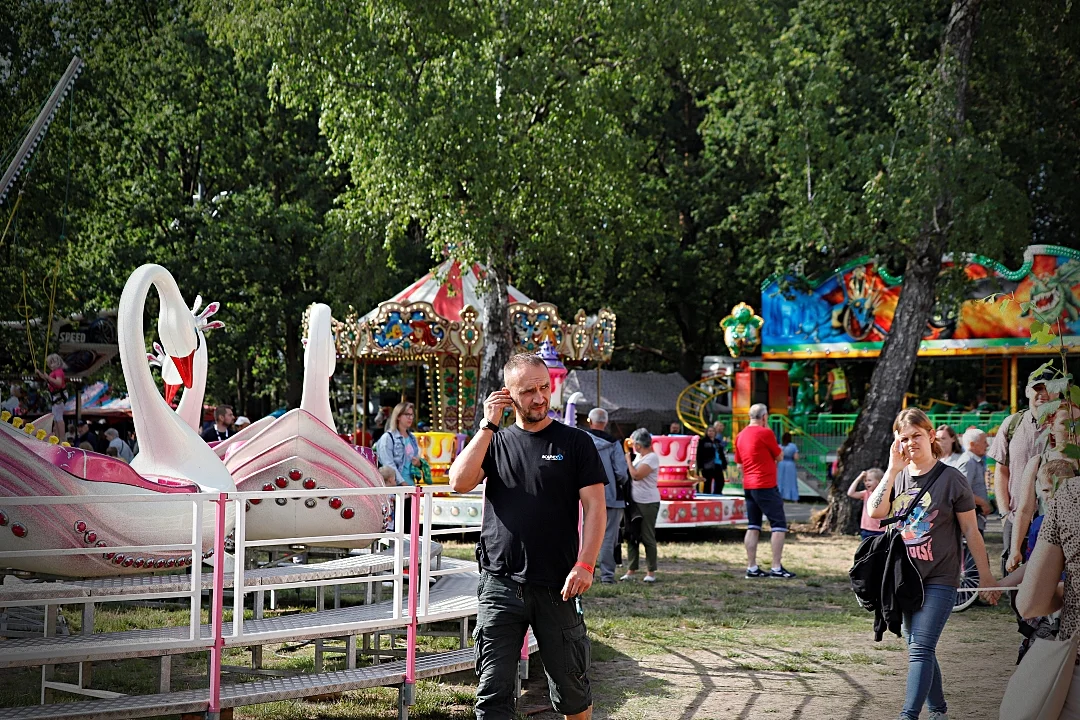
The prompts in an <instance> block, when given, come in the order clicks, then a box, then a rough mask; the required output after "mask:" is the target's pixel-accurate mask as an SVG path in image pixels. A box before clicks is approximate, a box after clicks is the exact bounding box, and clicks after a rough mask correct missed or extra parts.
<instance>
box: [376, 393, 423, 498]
mask: <svg viewBox="0 0 1080 720" xmlns="http://www.w3.org/2000/svg"><path fill="white" fill-rule="evenodd" d="M415 417H416V411H415V410H413V404H412V403H408V402H403V403H398V404H397V405H396V406H394V409H393V411H392V412H391V413H390V418H389V420H387V421H386V426H387V427H388V428H389V430H387V431H386V432H385V433H383V434H382V437H380V438H379V441H378V442H377V443H375V454H376V455H377V456H378V458H379V466H380V467H389V468H393V469H394V475H395V477H396V479H397V484H398V485H414V484H415V483H414V482H413V476H412V466H416V467H419V466H420V446H419V445H418V444H417V442H416V436H415V435H413V433H412V430H411V428H412V424H413V420H414V419H415Z"/></svg>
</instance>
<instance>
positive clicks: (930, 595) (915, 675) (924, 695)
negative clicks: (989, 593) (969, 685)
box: [900, 585, 956, 720]
mask: <svg viewBox="0 0 1080 720" xmlns="http://www.w3.org/2000/svg"><path fill="white" fill-rule="evenodd" d="M923 593H924V594H923V606H922V607H921V608H920V609H918V610H916V611H915V612H914V613H904V622H903V626H902V629H901V631H902V632H903V634H904V639H906V640H907V644H908V676H907V693H906V695H905V696H904V709H903V710H902V711H901V712H900V717H902V718H908V720H918V718H919V712H920V711H921V710H922V706H923V703H926V705H927V707H929V708H930V712H939V713H944V712H947V711H948V706H947V705H946V703H945V688H944V686H943V685H942V682H941V668H940V667H939V666H938V661H937V643H938V638H940V637H941V631H942V630H944V629H945V623H946V621H948V619H949V615H950V614H952V609H953V605H955V604H956V588H954V587H952V586H950V585H927V586H926V587H925V588H923Z"/></svg>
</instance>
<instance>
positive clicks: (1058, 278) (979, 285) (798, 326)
mask: <svg viewBox="0 0 1080 720" xmlns="http://www.w3.org/2000/svg"><path fill="white" fill-rule="evenodd" d="M1024 260H1025V262H1024V264H1023V266H1022V267H1021V268H1019V269H1018V270H1015V271H1014V270H1010V269H1008V268H1006V267H1004V266H1003V265H1001V264H999V263H997V262H995V261H993V260H990V259H989V258H985V257H981V256H977V255H968V256H964V257H963V258H962V259H958V260H955V261H954V260H953V259H951V258H946V260H945V261H944V262H943V263H942V271H943V272H945V271H947V270H949V269H950V268H952V267H953V266H954V263H955V262H957V261H960V262H963V263H964V272H965V273H966V274H967V276H968V278H969V279H970V280H971V281H972V282H971V286H970V289H969V291H968V298H969V299H968V300H966V301H965V302H964V303H963V304H962V305H961V307H960V309H959V312H956V311H955V310H951V309H950V308H949V307H948V306H946V305H945V304H944V303H942V304H939V306H938V307H936V308H935V310H934V313H933V316H932V318H931V320H930V322H929V323H928V325H927V328H926V333H925V335H924V339H923V342H922V345H921V347H920V351H919V353H920V355H963V354H1021V353H1045V352H1046V348H1040V347H1037V346H1034V345H1032V344H1031V343H1030V337H1031V333H1030V328H1031V323H1032V322H1034V321H1035V319H1036V318H1035V313H1034V312H1031V311H1023V310H1021V307H1020V303H1029V302H1033V303H1034V304H1035V307H1036V308H1037V309H1038V313H1039V314H1040V315H1041V316H1042V317H1043V318H1044V319H1049V320H1050V321H1055V320H1060V321H1061V322H1062V325H1063V328H1064V330H1065V332H1064V335H1065V339H1066V343H1067V344H1069V345H1072V346H1073V347H1078V348H1080V252H1077V251H1076V250H1071V249H1069V248H1063V247H1057V246H1053V245H1032V246H1031V247H1029V248H1028V249H1027V251H1026V252H1025V255H1024ZM902 287H903V278H894V277H891V276H889V275H888V273H887V272H883V271H882V270H880V269H879V268H878V267H877V264H876V263H875V262H874V261H873V260H872V259H867V258H864V259H861V260H858V261H855V262H853V263H849V264H848V265H846V266H844V267H842V268H840V269H839V270H837V271H836V272H835V273H834V274H832V275H830V276H829V277H827V278H825V279H824V280H822V281H820V282H818V283H817V284H816V285H813V289H812V290H811V291H810V292H808V293H807V292H801V291H798V290H794V289H792V290H789V291H788V292H787V293H784V292H782V291H781V290H780V286H779V282H778V280H777V279H776V278H773V279H770V280H769V281H768V282H767V283H766V284H765V286H764V287H763V288H762V291H761V306H762V312H761V314H762V316H764V318H765V325H764V327H763V328H762V353H763V355H764V356H765V357H766V358H770V359H789V358H821V357H872V356H876V355H877V354H878V352H880V350H881V345H882V342H883V341H884V339H885V336H886V335H887V334H888V333H889V329H890V328H891V327H892V319H893V315H894V313H895V312H896V304H897V301H898V300H899V297H900V292H901V289H902ZM1000 293H1004V294H1006V295H1009V296H1011V297H1012V298H1013V299H1015V300H1016V301H1017V302H1014V303H1009V304H1008V306H1007V307H1005V308H1004V309H1002V308H1001V307H1000V303H999V302H983V299H984V298H987V297H989V296H992V295H995V294H1000Z"/></svg>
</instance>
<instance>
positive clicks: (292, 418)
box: [214, 304, 389, 547]
mask: <svg viewBox="0 0 1080 720" xmlns="http://www.w3.org/2000/svg"><path fill="white" fill-rule="evenodd" d="M336 363H337V354H336V349H335V347H334V336H333V331H332V329H331V317H330V308H329V307H327V306H326V305H321V304H316V305H312V307H311V313H310V316H309V318H308V338H307V343H306V347H305V349H304V393H303V396H302V399H301V401H300V407H299V408H297V409H295V410H290V411H289V412H287V413H285V414H284V415H282V416H281V417H279V418H263V419H262V420H259V421H258V422H256V423H253V424H252V425H251V426H250V427H247V428H244V430H242V431H241V432H239V433H237V434H236V435H234V436H232V437H230V438H229V439H227V440H224V441H223V442H221V443H220V444H218V445H216V446H215V447H214V451H215V452H217V453H218V455H219V456H221V457H222V458H223V459H224V460H225V466H226V467H227V468H228V469H229V472H231V473H232V476H233V479H234V480H235V481H236V486H237V488H238V489H239V490H241V491H247V490H267V491H273V492H276V493H280V496H279V497H275V498H274V499H273V501H270V500H251V501H249V503H248V506H247V517H246V518H245V527H246V536H247V538H248V539H250V540H273V539H275V538H290V537H314V536H321V535H347V534H361V533H375V532H382V530H383V529H384V528H385V526H386V522H387V519H388V517H389V503H387V502H386V496H379V495H367V496H361V495H345V496H340V497H339V496H336V495H334V492H333V491H334V489H336V488H369V487H381V486H382V484H383V482H382V477H381V476H380V475H379V472H378V470H377V469H376V468H375V466H374V465H373V464H372V462H371V460H370V459H368V458H367V457H365V456H364V455H362V454H361V453H360V452H359V450H360V449H359V448H357V447H356V446H354V445H352V444H350V443H348V442H346V441H345V440H343V439H342V438H341V437H340V436H338V434H337V432H336V431H335V429H334V418H333V416H332V415H331V413H330V376H331V375H333V373H334V368H335V366H336ZM317 488H325V489H326V490H327V493H326V496H325V497H321V498H312V497H309V498H304V499H297V498H291V497H289V490H290V489H296V490H299V489H305V490H314V489H317ZM319 544H321V545H328V546H335V547H366V546H367V545H370V544H371V541H370V540H361V541H356V540H344V541H340V542H334V541H328V542H325V543H319Z"/></svg>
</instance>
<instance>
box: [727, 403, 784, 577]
mask: <svg viewBox="0 0 1080 720" xmlns="http://www.w3.org/2000/svg"><path fill="white" fill-rule="evenodd" d="M768 418H769V408H767V407H765V406H764V405H762V404H761V403H758V404H757V405H751V406H750V424H749V425H748V426H747V427H745V428H743V430H742V432H740V433H739V435H738V437H736V438H735V462H736V463H738V464H739V467H740V469H741V470H742V477H743V493H744V494H745V495H746V517H747V520H749V523H748V524H747V526H746V540H745V543H746V577H748V578H759V577H775V578H785V579H788V578H793V577H795V573H793V572H791V571H789V570H787V569H785V568H784V566H783V564H782V563H781V562H780V560H781V557H782V556H783V554H784V534H785V533H786V532H787V518H786V517H785V516H784V499H783V498H782V497H780V491H779V490H778V489H777V487H776V461H777V460H779V459H780V456H781V454H782V452H781V450H780V444H779V443H777V442H776V435H774V434H773V431H772V430H770V429H769V428H768V425H767V423H768ZM763 514H764V516H765V517H767V518H768V519H769V529H770V530H771V531H772V532H771V535H772V541H771V544H772V568H771V569H770V571H765V570H763V569H761V568H759V567H758V565H757V545H758V536H759V535H760V534H761V517H762V515H763Z"/></svg>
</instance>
